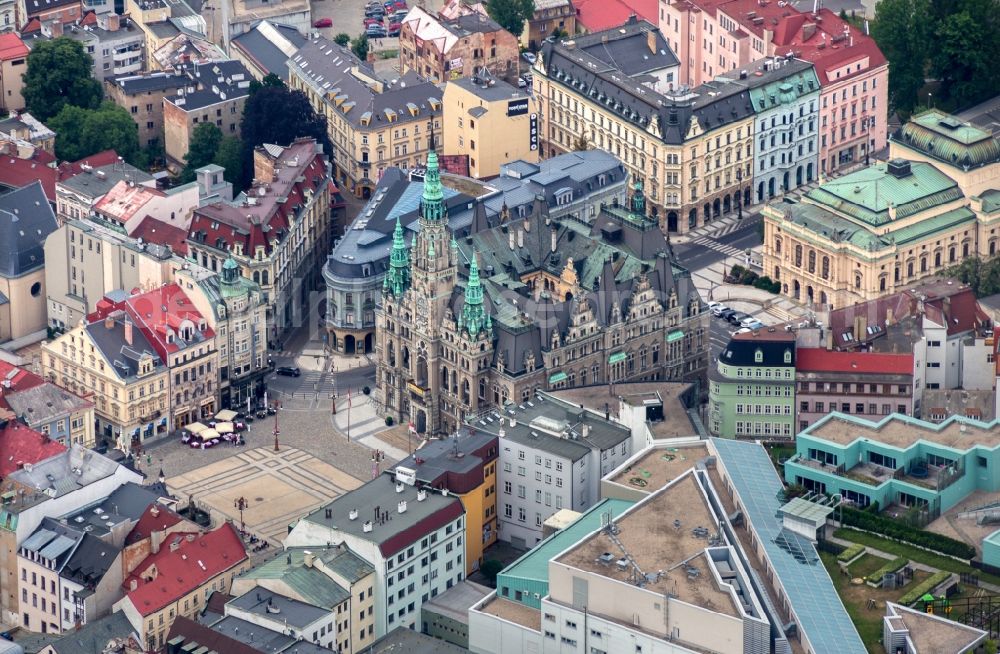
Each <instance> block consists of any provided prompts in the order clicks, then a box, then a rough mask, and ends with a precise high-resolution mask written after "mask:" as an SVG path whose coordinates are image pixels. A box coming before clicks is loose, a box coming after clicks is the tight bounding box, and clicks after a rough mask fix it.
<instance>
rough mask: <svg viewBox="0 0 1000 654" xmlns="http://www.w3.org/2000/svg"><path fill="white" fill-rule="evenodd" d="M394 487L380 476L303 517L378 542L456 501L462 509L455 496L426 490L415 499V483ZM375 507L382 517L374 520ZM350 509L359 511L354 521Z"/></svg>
mask: <svg viewBox="0 0 1000 654" xmlns="http://www.w3.org/2000/svg"><path fill="white" fill-rule="evenodd" d="M396 489H397V484H396V482H395V481H394V478H393V476H392V475H389V474H383V475H379V476H378V477H377V478H376V479H373V480H371V481H370V482H368V483H367V484H364V485H363V486H360V487H358V488H356V489H354V490H352V491H349V492H347V493H345V494H343V495H341V496H340V497H338V498H336V499H335V500H333V501H332V502H330V503H329V504H327V505H325V506H323V507H320V508H319V509H317V510H316V511H314V512H312V513H310V514H309V515H308V516H306V517H305V518H303V520H307V521H309V522H312V523H314V524H318V525H322V526H324V527H329V528H331V529H336V530H338V531H341V532H344V533H347V534H351V535H353V536H355V537H357V538H362V539H364V540H367V541H370V542H373V543H377V544H379V545H381V544H382V543H385V542H386V541H388V540H390V539H392V538H394V537H397V536H399V535H400V534H402V533H403V532H405V531H407V530H412V529H413V528H414V527H417V526H419V525H420V524H421V523H422V522H424V521H425V520H427V519H428V518H433V517H434V516H435V515H436V514H438V513H440V512H441V511H443V510H445V509H447V508H450V507H451V506H452V505H454V504H455V503H458V505H459V510H460V511H462V509H461V505H462V502H461V500H459V499H458V497H456V496H454V495H447V496H445V495H441V494H440V493H436V492H428V493H427V496H426V498H425V499H424V500H423V501H417V492H418V489H417V488H416V487H415V486H409V485H407V484H402V489H401V491H400V492H397V490H396ZM401 501H405V502H406V507H407V508H406V512H405V513H399V512H398V511H397V506H398V503H399V502H401ZM376 507H377V508H378V509H379V511H380V517H381V518H382V519H380V520H376V518H375V515H374V510H375V508H376ZM327 510H330V511H331V512H332V513H331V517H329V518H327V517H326V511H327ZM352 510H357V511H358V512H359V515H358V517H357V518H356V519H354V520H351V519H350V515H349V514H350V512H351V511H352ZM369 520H370V521H371V522H372V530H371V531H369V532H365V531H364V529H363V525H364V523H365V522H366V521H369ZM436 528H438V527H435V529H436ZM430 531H432V530H431V529H428V532H430ZM414 538H416V539H417V540H419V536H417V535H415V534H413V533H411V534H410V536H409V539H410V540H411V541H412V540H413V539H414Z"/></svg>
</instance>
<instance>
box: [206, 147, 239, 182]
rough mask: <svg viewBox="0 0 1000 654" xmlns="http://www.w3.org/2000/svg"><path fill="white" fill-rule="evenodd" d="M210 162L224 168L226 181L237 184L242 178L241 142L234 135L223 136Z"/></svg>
mask: <svg viewBox="0 0 1000 654" xmlns="http://www.w3.org/2000/svg"><path fill="white" fill-rule="evenodd" d="M212 163H214V164H216V165H218V166H222V167H223V168H225V169H226V181H227V182H230V183H232V184H233V185H234V186H235V185H237V184H239V183H240V182H241V181H242V179H243V143H242V142H241V141H240V140H239V139H238V138H236V137H235V136H225V137H223V139H222V143H220V144H219V149H218V150H216V151H215V158H214V159H212Z"/></svg>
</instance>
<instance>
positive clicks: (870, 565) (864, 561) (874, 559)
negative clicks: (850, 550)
mask: <svg viewBox="0 0 1000 654" xmlns="http://www.w3.org/2000/svg"><path fill="white" fill-rule="evenodd" d="M888 562H889V559H883V558H882V557H881V556H875V555H874V554H865V555H864V556H862V557H861V558H860V559H858V560H857V561H855V562H854V563H852V564H851V566H850V567H849V568H848V571H850V573H851V576H852V577H866V576H868V575H870V574H871V573H873V572H875V571H876V570H878V569H879V568H881V567H882V566H883V565H886V564H887V563H888Z"/></svg>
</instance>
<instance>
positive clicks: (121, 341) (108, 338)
mask: <svg viewBox="0 0 1000 654" xmlns="http://www.w3.org/2000/svg"><path fill="white" fill-rule="evenodd" d="M84 329H86V330H87V334H89V335H90V338H91V339H92V340H93V341H94V346H95V347H96V348H97V349H98V350H100V352H101V354H102V355H103V356H104V358H105V360H106V361H107V363H108V364H109V365H111V367H112V368H113V369H114V371H115V374H117V375H118V377H119V378H120V379H124V380H131V379H133V378H135V376H136V373H137V371H138V366H139V360H140V359H141V357H142V355H143V354H146V353H148V354H149V355H151V356H152V358H153V369H154V370H153V371H154V373H155V372H159V371H160V370H162V367H163V362H162V361H160V357H159V356H158V355H157V354H156V350H154V349H153V346H152V345H150V343H149V341H148V340H146V337H145V336H143V335H142V331H140V329H139V327H137V326H133V327H132V345H129V344H128V343H126V342H125V326H124V323H123V322H122V321H121V319H115V322H114V326H113V327H111V329H108V328H107V327H105V326H104V321H103V320H98V321H96V322H92V323H90V324H89V325H87V326H86V327H84Z"/></svg>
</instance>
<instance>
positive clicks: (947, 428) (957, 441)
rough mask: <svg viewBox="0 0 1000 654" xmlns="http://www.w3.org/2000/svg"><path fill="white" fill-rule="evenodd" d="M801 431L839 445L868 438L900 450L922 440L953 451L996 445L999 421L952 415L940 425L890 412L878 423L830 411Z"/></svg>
mask: <svg viewBox="0 0 1000 654" xmlns="http://www.w3.org/2000/svg"><path fill="white" fill-rule="evenodd" d="M803 433H804V434H806V435H809V436H814V437H816V438H821V439H823V440H827V441H830V442H832V443H838V444H840V445H847V444H849V443H853V442H854V441H856V440H858V439H859V438H868V439H871V440H873V441H878V442H879V443H884V444H886V445H892V446H894V447H898V448H900V449H906V448H908V447H910V446H911V445H914V444H915V443H917V442H918V441H922V440H924V441H929V442H931V443H936V444H938V445H945V446H947V447H952V448H955V449H957V450H968V449H971V448H973V447H975V446H977V445H978V446H981V447H988V448H996V447H998V446H1000V423H998V422H997V421H993V422H989V423H984V422H979V421H976V420H970V419H968V418H963V417H961V416H952V417H951V418H949V419H948V420H945V421H944V422H942V423H940V424H934V423H929V422H924V421H923V420H918V419H916V418H911V417H909V416H901V415H892V416H889V417H887V418H885V419H884V420H882V421H880V422H870V421H868V420H863V419H861V418H855V417H853V416H845V415H841V414H838V413H834V414H831V415H830V416H828V417H826V418H824V419H823V420H820V421H819V422H817V423H816V424H815V425H813V426H812V427H810V428H809V429H807V430H806V431H805V432H803Z"/></svg>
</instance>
